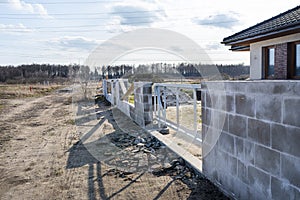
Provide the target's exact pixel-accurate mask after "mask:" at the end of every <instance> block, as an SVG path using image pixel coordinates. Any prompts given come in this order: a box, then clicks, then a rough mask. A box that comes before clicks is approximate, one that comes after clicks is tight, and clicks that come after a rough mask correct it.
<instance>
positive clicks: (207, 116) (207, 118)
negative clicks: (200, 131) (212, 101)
mask: <svg viewBox="0 0 300 200" xmlns="http://www.w3.org/2000/svg"><path fill="white" fill-rule="evenodd" d="M211 112H212V111H211V110H210V109H207V108H206V109H205V110H204V111H203V113H202V116H203V118H202V123H203V124H205V125H207V126H208V125H210V123H211Z"/></svg>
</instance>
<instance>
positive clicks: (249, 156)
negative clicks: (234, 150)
mask: <svg viewBox="0 0 300 200" xmlns="http://www.w3.org/2000/svg"><path fill="white" fill-rule="evenodd" d="M244 152H245V162H246V163H250V164H254V154H255V145H254V144H253V143H252V142H249V141H246V140H245V141H244Z"/></svg>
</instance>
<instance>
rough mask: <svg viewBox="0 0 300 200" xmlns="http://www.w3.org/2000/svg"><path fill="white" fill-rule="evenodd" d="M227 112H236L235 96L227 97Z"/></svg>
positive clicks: (228, 95) (229, 95)
mask: <svg viewBox="0 0 300 200" xmlns="http://www.w3.org/2000/svg"><path fill="white" fill-rule="evenodd" d="M226 111H227V112H232V113H233V112H235V102H234V96H233V94H227V95H226Z"/></svg>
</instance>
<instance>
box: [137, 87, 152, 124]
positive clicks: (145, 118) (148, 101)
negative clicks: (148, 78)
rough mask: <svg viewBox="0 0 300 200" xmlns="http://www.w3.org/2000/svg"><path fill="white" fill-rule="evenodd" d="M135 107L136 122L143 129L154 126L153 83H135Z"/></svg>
mask: <svg viewBox="0 0 300 200" xmlns="http://www.w3.org/2000/svg"><path fill="white" fill-rule="evenodd" d="M134 106H135V121H136V123H138V124H139V125H140V126H142V127H150V126H152V121H153V106H152V83H151V82H135V83H134Z"/></svg>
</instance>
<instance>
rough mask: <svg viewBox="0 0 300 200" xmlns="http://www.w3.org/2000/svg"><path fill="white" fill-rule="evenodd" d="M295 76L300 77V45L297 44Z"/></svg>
mask: <svg viewBox="0 0 300 200" xmlns="http://www.w3.org/2000/svg"><path fill="white" fill-rule="evenodd" d="M294 70H295V71H294V76H296V77H300V44H296V47H295V66H294Z"/></svg>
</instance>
